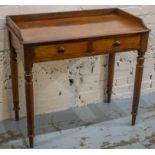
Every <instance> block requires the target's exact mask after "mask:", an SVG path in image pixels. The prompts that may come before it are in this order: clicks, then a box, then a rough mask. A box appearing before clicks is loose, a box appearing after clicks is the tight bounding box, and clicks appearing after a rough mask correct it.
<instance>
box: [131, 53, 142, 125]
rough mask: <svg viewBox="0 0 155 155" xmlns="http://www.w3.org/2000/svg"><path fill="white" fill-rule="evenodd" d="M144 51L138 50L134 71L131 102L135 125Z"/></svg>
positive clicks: (133, 123)
mask: <svg viewBox="0 0 155 155" xmlns="http://www.w3.org/2000/svg"><path fill="white" fill-rule="evenodd" d="M144 54H145V53H144V52H138V57H137V65H136V73H135V84H134V94H133V103H132V125H135V121H136V115H137V111H138V105H139V98H140V90H141V83H142V75H143V68H144V66H143V64H144Z"/></svg>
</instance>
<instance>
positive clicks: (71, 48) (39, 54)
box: [35, 35, 140, 62]
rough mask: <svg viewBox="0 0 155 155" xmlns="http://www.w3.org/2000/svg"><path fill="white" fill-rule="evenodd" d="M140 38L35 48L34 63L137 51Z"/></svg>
mask: <svg viewBox="0 0 155 155" xmlns="http://www.w3.org/2000/svg"><path fill="white" fill-rule="evenodd" d="M139 47H140V36H139V35H134V36H123V37H114V38H104V39H97V40H89V41H84V42H77V43H64V44H56V45H44V46H37V47H36V48H35V61H36V62H37V61H48V60H61V59H69V58H76V57H84V56H91V55H99V54H104V53H110V52H121V51H127V50H133V49H139Z"/></svg>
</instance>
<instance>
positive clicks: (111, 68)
mask: <svg viewBox="0 0 155 155" xmlns="http://www.w3.org/2000/svg"><path fill="white" fill-rule="evenodd" d="M114 68H115V53H110V54H109V61H108V83H107V102H108V103H110V102H111V95H112V86H113V78H114Z"/></svg>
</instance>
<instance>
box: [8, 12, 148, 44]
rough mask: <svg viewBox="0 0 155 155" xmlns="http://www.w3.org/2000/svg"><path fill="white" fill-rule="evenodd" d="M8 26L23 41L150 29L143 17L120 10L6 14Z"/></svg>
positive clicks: (107, 34) (78, 37)
mask: <svg viewBox="0 0 155 155" xmlns="http://www.w3.org/2000/svg"><path fill="white" fill-rule="evenodd" d="M7 26H8V27H9V28H10V29H11V30H12V31H14V33H15V34H16V35H17V37H18V38H19V39H20V40H21V41H22V42H23V43H24V44H35V43H43V42H55V41H65V40H76V39H86V38H87V39H88V38H97V37H106V36H110V35H121V34H133V33H143V32H147V31H149V29H148V28H147V27H146V26H145V25H144V23H143V21H142V20H141V19H140V18H138V17H135V16H133V15H131V14H129V13H126V12H125V11H122V10H120V9H101V10H87V11H73V12H60V13H42V14H29V15H14V16H7Z"/></svg>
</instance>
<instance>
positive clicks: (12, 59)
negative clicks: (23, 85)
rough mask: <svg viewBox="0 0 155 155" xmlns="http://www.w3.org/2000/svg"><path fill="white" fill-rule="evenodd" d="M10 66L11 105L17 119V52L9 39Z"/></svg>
mask: <svg viewBox="0 0 155 155" xmlns="http://www.w3.org/2000/svg"><path fill="white" fill-rule="evenodd" d="M10 37H11V36H10ZM10 68H11V78H12V94H13V105H14V108H13V109H14V111H15V120H16V121H18V120H19V93H18V66H17V53H16V52H15V49H14V48H13V47H12V46H11V41H10Z"/></svg>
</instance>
